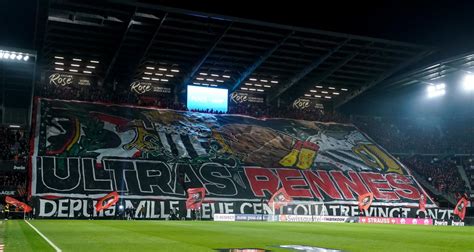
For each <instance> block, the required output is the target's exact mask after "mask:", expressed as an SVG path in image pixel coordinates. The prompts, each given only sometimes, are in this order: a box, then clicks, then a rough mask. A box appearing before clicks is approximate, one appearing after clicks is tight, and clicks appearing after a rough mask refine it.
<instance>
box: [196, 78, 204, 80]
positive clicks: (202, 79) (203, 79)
mask: <svg viewBox="0 0 474 252" xmlns="http://www.w3.org/2000/svg"><path fill="white" fill-rule="evenodd" d="M196 80H204V78H201V77H197V78H196Z"/></svg>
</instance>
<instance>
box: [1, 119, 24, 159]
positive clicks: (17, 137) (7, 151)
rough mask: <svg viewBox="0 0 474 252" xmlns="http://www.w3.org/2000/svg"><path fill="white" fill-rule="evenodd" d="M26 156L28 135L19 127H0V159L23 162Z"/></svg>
mask: <svg viewBox="0 0 474 252" xmlns="http://www.w3.org/2000/svg"><path fill="white" fill-rule="evenodd" d="M27 156H28V137H27V136H26V135H25V132H24V131H22V130H19V129H11V128H7V127H0V160H14V161H15V162H17V163H20V164H23V163H24V162H25V161H26V158H27Z"/></svg>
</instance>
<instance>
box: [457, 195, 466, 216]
mask: <svg viewBox="0 0 474 252" xmlns="http://www.w3.org/2000/svg"><path fill="white" fill-rule="evenodd" d="M468 203H469V202H468V200H467V199H466V197H465V196H464V195H463V196H462V197H461V198H460V199H459V201H458V203H457V204H456V207H455V208H454V214H455V215H457V216H459V218H461V220H464V216H465V215H466V207H467V204H468Z"/></svg>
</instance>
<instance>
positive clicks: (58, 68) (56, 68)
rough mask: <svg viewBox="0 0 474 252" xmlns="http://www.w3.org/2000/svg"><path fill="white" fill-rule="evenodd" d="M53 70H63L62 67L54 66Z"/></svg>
mask: <svg viewBox="0 0 474 252" xmlns="http://www.w3.org/2000/svg"><path fill="white" fill-rule="evenodd" d="M54 70H56V71H64V68H60V67H55V68H54Z"/></svg>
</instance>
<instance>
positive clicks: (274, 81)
mask: <svg viewBox="0 0 474 252" xmlns="http://www.w3.org/2000/svg"><path fill="white" fill-rule="evenodd" d="M270 82H271V83H275V84H277V83H278V81H276V80H272V81H270Z"/></svg>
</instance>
